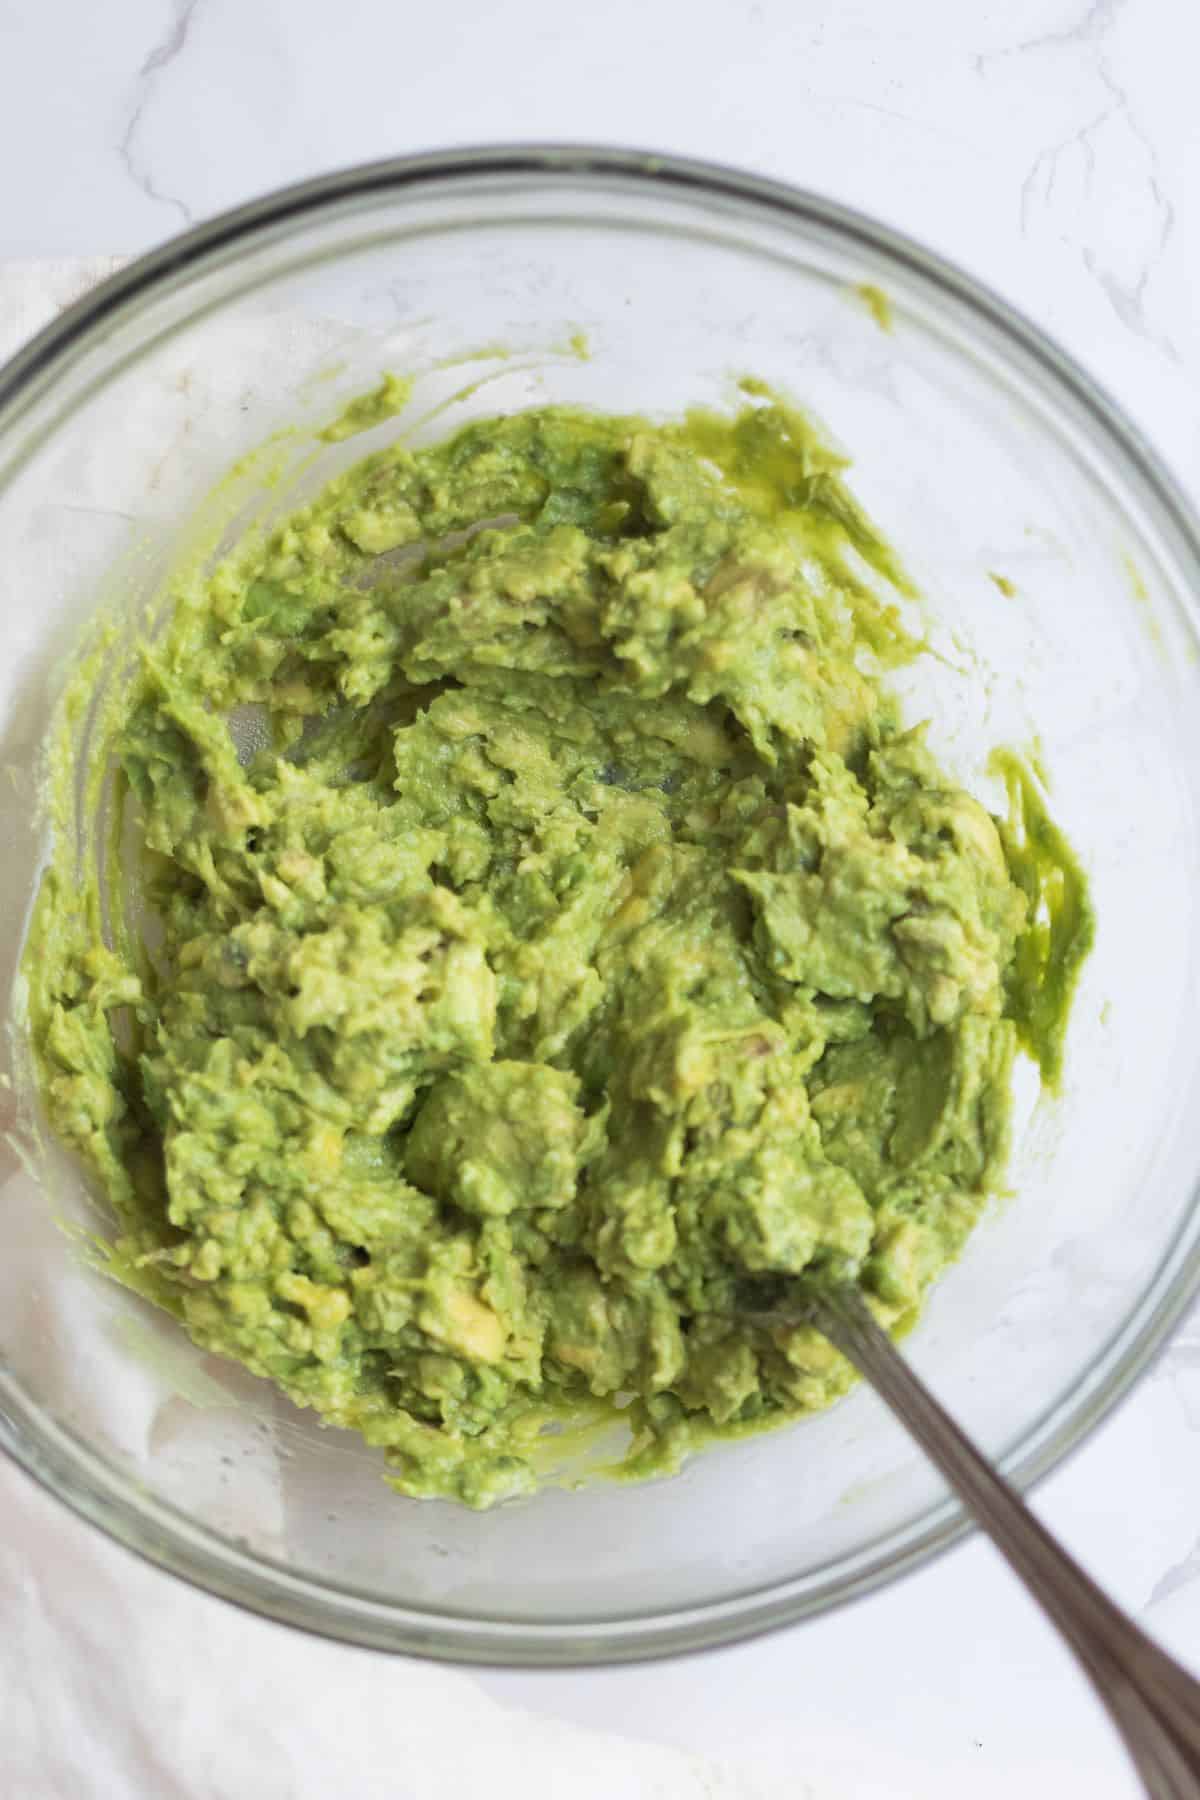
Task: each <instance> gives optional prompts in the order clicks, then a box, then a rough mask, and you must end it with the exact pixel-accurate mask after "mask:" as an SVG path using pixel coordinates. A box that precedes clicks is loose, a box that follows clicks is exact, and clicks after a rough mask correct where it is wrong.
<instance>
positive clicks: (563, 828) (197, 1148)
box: [25, 382, 1091, 1506]
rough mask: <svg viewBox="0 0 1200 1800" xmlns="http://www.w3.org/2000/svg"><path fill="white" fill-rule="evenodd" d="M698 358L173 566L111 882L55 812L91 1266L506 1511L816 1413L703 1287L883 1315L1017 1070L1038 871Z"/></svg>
mask: <svg viewBox="0 0 1200 1800" xmlns="http://www.w3.org/2000/svg"><path fill="white" fill-rule="evenodd" d="M744 388H745V393H746V394H747V396H748V403H747V404H746V405H745V406H744V407H743V410H742V411H741V412H740V413H738V414H737V415H736V416H731V417H722V416H718V415H716V414H710V413H693V414H689V415H688V416H687V417H686V418H685V419H683V420H680V421H677V422H668V423H656V424H652V423H649V422H647V421H645V420H642V419H637V418H616V417H607V416H602V415H595V414H589V413H584V412H581V411H575V410H570V409H564V408H555V407H551V408H547V409H544V410H540V411H530V412H524V413H517V414H514V415H511V416H507V417H502V418H497V419H491V420H487V421H484V422H481V423H476V424H472V425H470V426H469V427H467V428H466V429H464V430H461V431H459V432H458V433H457V434H456V435H454V436H453V437H451V438H449V439H448V440H447V441H445V442H443V443H440V444H437V445H435V446H434V447H432V448H428V449H420V450H411V449H408V448H405V447H403V446H393V447H391V448H388V449H385V450H382V451H379V452H377V453H375V454H373V455H371V456H369V457H367V458H366V460H364V461H362V462H361V463H359V464H358V465H357V466H356V467H354V468H352V469H351V470H349V472H348V473H345V474H343V475H341V476H340V477H338V478H337V479H336V480H334V481H333V482H332V483H331V484H330V485H329V486H328V487H327V488H325V490H324V491H323V492H322V493H320V495H319V496H318V497H317V498H316V500H315V501H313V502H312V503H311V504H310V505H308V506H306V507H305V508H304V509H303V510H301V511H298V512H296V513H294V514H293V515H292V516H291V517H290V518H288V519H287V520H286V522H284V523H283V524H281V525H279V526H277V527H275V528H273V529H272V530H271V531H270V532H269V533H264V534H263V535H261V536H260V537H259V538H258V540H257V541H256V542H254V543H252V544H250V545H248V546H246V547H243V548H242V549H241V550H240V551H239V552H238V553H236V554H235V555H233V556H232V557H230V558H228V559H227V560H226V561H224V562H223V563H221V564H220V565H218V566H217V567H216V569H215V571H213V572H211V573H210V574H209V575H208V576H207V577H206V578H205V579H203V580H196V581H192V582H186V581H183V582H181V583H180V584H179V585H178V587H177V590H176V591H175V592H174V593H173V594H172V596H171V603H170V609H169V616H168V620H167V624H166V626H165V629H164V630H163V631H162V632H161V633H160V634H159V635H158V636H157V637H156V638H154V639H153V641H150V642H147V643H145V644H144V645H142V647H141V649H140V651H139V654H138V658H137V666H136V669H135V671H134V674H133V677H132V679H131V680H130V681H128V682H126V683H124V684H123V686H122V689H121V692H120V694H119V696H118V700H117V704H116V705H115V708H114V710H113V713H112V716H111V719H110V721H109V726H108V728H107V752H108V760H109V761H110V762H111V765H112V766H113V767H114V768H115V769H116V771H117V774H116V776H115V779H114V796H115V799H114V805H115V811H116V817H115V822H114V824H113V826H112V828H111V830H110V832H109V843H110V846H111V847H113V854H112V856H111V857H110V859H109V860H110V865H111V866H110V869H109V872H108V875H107V877H106V878H105V879H104V880H101V879H100V878H99V877H93V878H91V879H90V880H86V881H85V880H81V879H80V878H79V875H78V872H77V871H76V870H75V869H74V867H73V865H72V864H71V863H70V860H69V857H68V849H69V846H66V845H64V846H61V847H60V849H59V850H58V851H57V852H56V855H55V860H54V862H53V863H52V865H51V867H50V869H49V871H48V872H47V875H46V877H45V879H44V882H43V885H42V888H41V891H40V894H39V898H38V901H37V905H36V908H35V915H34V921H33V925H32V928H31V936H30V940H29V948H28V951H27V954H26V959H25V975H26V980H27V996H28V998H27V1006H28V1021H29V1028H30V1033H31V1038H32V1044H33V1050H34V1057H35V1067H36V1071H37V1076H38V1083H39V1088H40V1092H41V1096H42V1101H43V1104H44V1108H45V1111H46V1113H47V1115H48V1118H49V1121H50V1124H51V1125H52V1127H53V1129H54V1130H55V1132H56V1133H57V1134H58V1135H59V1137H60V1138H61V1139H63V1140H65V1141H66V1143H67V1144H68V1145H69V1146H70V1147H71V1148H72V1149H73V1150H74V1151H76V1152H77V1153H78V1154H79V1155H80V1156H81V1157H82V1159H83V1161H84V1163H85V1165H86V1166H87V1168H88V1169H89V1171H90V1174H91V1177H92V1180H93V1182H94V1184H95V1186H96V1187H97V1188H98V1189H99V1190H100V1191H101V1192H102V1193H103V1194H104V1195H105V1196H107V1198H108V1201H109V1203H110V1205H111V1207H112V1209H113V1211H114V1212H115V1216H116V1218H117V1220H118V1221H119V1225H118V1229H117V1234H116V1236H115V1238H114V1241H113V1243H112V1244H111V1246H110V1247H109V1250H108V1256H109V1262H110V1266H111V1267H112V1269H113V1270H114V1272H116V1273H117V1274H119V1275H120V1276H121V1277H122V1278H123V1279H126V1280H129V1281H131V1282H134V1283H135V1284H136V1285H138V1286H139V1287H140V1288H141V1289H142V1290H143V1291H144V1292H146V1293H149V1294H150V1295H151V1296H152V1297H153V1298H154V1299H156V1300H157V1301H159V1302H160V1303H161V1304H163V1305H166V1306H168V1307H170V1308H171V1309H172V1310H173V1311H174V1312H175V1313H176V1314H177V1316H178V1317H179V1318H180V1320H181V1321H182V1322H183V1324H184V1325H185V1326H186V1328H187V1330H188V1332H189V1333H190V1334H191V1336H192V1337H193V1338H194V1339H195V1341H196V1342H197V1343H198V1344H200V1345H201V1346H203V1347H205V1348H206V1349H210V1350H213V1351H218V1352H220V1353H222V1354H224V1355H226V1356H230V1357H233V1358H236V1359H237V1360H239V1361H240V1362H242V1363H244V1364H246V1365H247V1366H248V1367H249V1368H250V1369H252V1370H254V1371H256V1372H257V1373H258V1374H260V1375H263V1376H266V1377H269V1378H270V1379H271V1380H272V1381H274V1382H276V1383H277V1384H278V1385H279V1386H280V1387H281V1388H282V1389H283V1390H284V1392H285V1393H287V1394H288V1395H289V1396H290V1397H291V1398H292V1399H293V1400H294V1401H296V1402H298V1403H300V1404H301V1405H304V1406H308V1407H313V1408H315V1409H316V1410H317V1411H318V1413H319V1414H320V1415H321V1416H322V1417H323V1418H324V1419H325V1420H326V1421H328V1422H329V1423H331V1424H334V1425H337V1426H342V1427H345V1428H348V1429H351V1430H354V1431H357V1432H360V1433H361V1434H362V1436H363V1437H364V1438H365V1439H366V1441H367V1442H368V1443H369V1444H371V1445H375V1446H379V1447H381V1448H382V1450H383V1451H384V1453H385V1455H386V1460H387V1463H388V1465H389V1467H390V1472H391V1478H392V1479H393V1481H394V1483H395V1485H396V1486H397V1487H398V1488H399V1489H401V1490H402V1491H403V1492H404V1493H406V1494H412V1495H439V1496H449V1497H453V1498H455V1499H458V1500H461V1501H465V1502H467V1503H468V1504H470V1505H472V1506H485V1505H488V1504H490V1503H492V1502H494V1501H496V1500H499V1499H503V1498H505V1497H507V1496H509V1495H512V1494H514V1493H519V1492H522V1491H527V1490H528V1489H530V1488H531V1487H534V1486H536V1485H537V1483H538V1480H539V1478H540V1476H539V1471H541V1470H542V1469H543V1467H544V1465H545V1460H546V1445H547V1441H548V1440H547V1433H548V1432H549V1433H551V1434H553V1433H554V1432H555V1431H560V1430H562V1429H563V1427H564V1426H569V1425H570V1424H571V1423H572V1421H578V1420H580V1419H585V1418H592V1419H596V1418H604V1417H610V1418H613V1419H621V1420H624V1421H625V1422H626V1423H627V1424H628V1425H629V1427H630V1429H631V1431H632V1434H633V1436H632V1443H631V1445H630V1448H629V1450H628V1453H627V1455H626V1456H625V1459H624V1461H623V1462H622V1463H621V1464H620V1465H619V1468H620V1472H622V1473H624V1474H631V1475H643V1474H650V1473H655V1472H661V1471H664V1470H668V1469H671V1468H674V1467H676V1466H678V1463H679V1461H680V1459H681V1458H682V1457H683V1456H684V1455H685V1454H686V1453H687V1452H688V1451H689V1449H691V1448H692V1447H693V1446H694V1445H696V1444H698V1443H700V1442H702V1441H704V1440H705V1439H706V1438H710V1437H712V1436H714V1435H734V1434H737V1433H740V1432H744V1431H747V1430H752V1429H757V1428H760V1427H763V1426H767V1425H772V1424H776V1423H780V1422H783V1421H785V1420H789V1419H793V1418H795V1417H796V1416H797V1415H799V1414H803V1413H805V1412H808V1411H811V1410H812V1409H814V1408H818V1407H822V1406H824V1405H826V1404H827V1403H828V1402H830V1401H831V1400H833V1399H834V1398H835V1397H836V1396H838V1395H839V1394H841V1393H842V1392H844V1390H845V1389H846V1388H847V1387H848V1386H849V1385H850V1383H851V1380H852V1374H851V1371H850V1369H849V1366H848V1365H847V1364H846V1363H845V1362H844V1361H843V1360H842V1359H841V1358H840V1357H839V1356H838V1355H837V1354H836V1353H835V1352H834V1351H833V1350H832V1349H831V1348H830V1346H829V1345H828V1344H827V1343H826V1342H825V1340H824V1339H823V1338H821V1337H820V1336H819V1335H818V1334H817V1333H816V1332H815V1331H814V1330H813V1329H812V1328H810V1327H808V1326H796V1327H795V1328H786V1329H785V1328H782V1327H781V1328H771V1329H763V1328H760V1327H759V1326H748V1325H743V1324H740V1323H739V1322H738V1320H737V1318H736V1317H735V1316H733V1315H734V1311H735V1307H736V1302H737V1294H738V1289H739V1284H742V1283H744V1282H745V1279H746V1277H747V1275H750V1276H757V1275H767V1274H770V1275H785V1276H791V1275H796V1276H799V1275H804V1276H805V1277H806V1278H820V1277H822V1275H828V1274H830V1273H836V1274H837V1275H839V1276H842V1277H845V1276H847V1275H848V1276H849V1277H850V1278H852V1279H856V1280H857V1281H858V1282H859V1284H860V1285H861V1287H862V1289H863V1291H864V1292H865V1294H866V1295H867V1297H868V1299H869V1303H870V1305H871V1307H872V1308H873V1310H874V1311H875V1313H876V1315H877V1316H878V1317H879V1318H880V1319H881V1320H882V1321H883V1322H884V1323H885V1324H886V1325H887V1326H888V1327H889V1328H891V1329H893V1330H901V1329H904V1328H905V1327H906V1326H907V1325H909V1324H911V1322H912V1320H913V1318H914V1317H915V1316H916V1312H917V1310H918V1308H919V1305H920V1302H921V1299H922V1295H923V1294H924V1292H925V1290H926V1289H927V1287H928V1285H929V1283H930V1282H931V1281H932V1280H933V1279H934V1277H935V1276H936V1275H937V1274H938V1273H939V1271H941V1270H942V1269H943V1268H944V1267H945V1265H946V1264H947V1263H948V1262H949V1261H950V1260H951V1259H952V1258H953V1257H954V1256H955V1255H956V1254H957V1252H958V1251H959V1249H960V1247H961V1246H962V1244H963V1242H964V1240H965V1238H966V1236H967V1234H968V1233H969V1231H970V1230H971V1227H972V1225H973V1224H974V1222H975V1221H976V1219H977V1218H978V1216H979V1214H980V1211H981V1209H982V1207H983V1205H984V1203H985V1201H986V1199H987V1197H988V1196H989V1195H990V1194H991V1193H993V1192H995V1191H996V1189H997V1187H998V1186H999V1185H1000V1184H1001V1183H1002V1180H1003V1171H1004V1166H1005V1159H1006V1154H1007V1148H1008V1138H1009V1127H1010V1075H1011V1069H1012V1063H1013V1057H1014V1053H1015V1051H1016V1049H1017V1047H1018V1043H1019V1042H1023V1043H1025V1044H1026V1046H1027V1047H1028V1048H1029V1049H1030V1050H1031V1052H1032V1053H1033V1054H1034V1056H1035V1057H1036V1058H1037V1059H1038V1061H1039V1062H1040V1063H1041V1064H1042V1067H1043V1071H1044V1072H1046V1073H1047V1074H1048V1075H1049V1076H1050V1077H1051V1078H1053V1077H1054V1075H1055V1074H1056V1072H1057V1069H1058V1065H1059V1060H1060V1057H1061V1037H1062V1026H1063V1021H1064V1020H1065V1017H1066V1012H1067V1008H1068V1006H1069V1003H1070V998H1071V990H1072V986H1073V982H1074V976H1075V972H1076V970H1077V968H1078V964H1079V961H1080V960H1081V958H1082V955H1083V954H1084V952H1085V951H1086V948H1087V945H1088V943H1089V942H1090V934H1091V913H1090V909H1089V907H1088V904H1087V898H1086V887H1085V884H1084V882H1083V878H1082V876H1081V874H1080V872H1079V870H1078V867H1077V865H1076V864H1075V862H1074V859H1073V858H1072V856H1071V853H1070V850H1069V848H1068V846H1067V845H1066V843H1065V840H1063V838H1062V836H1061V834H1060V833H1058V832H1057V831H1055V830H1054V829H1053V828H1052V827H1051V826H1050V824H1049V821H1048V820H1047V819H1045V818H1044V815H1043V814H1042V813H1040V812H1038V811H1037V810H1036V808H1035V804H1034V797H1033V795H1032V793H1031V792H1030V791H1027V789H1026V787H1025V786H1023V785H1022V783H1021V782H1020V781H1019V780H1017V777H1016V776H1015V775H1014V776H1013V777H1012V780H1013V783H1014V784H1015V785H1014V787H1013V792H1014V794H1015V795H1017V796H1018V797H1020V798H1021V799H1022V802H1023V812H1022V818H1023V820H1024V822H1025V829H1022V830H1019V831H1018V830H1016V829H1015V828H1014V829H1009V828H1007V827H1004V826H1002V825H1001V824H1000V822H999V821H997V820H996V819H994V818H993V817H992V816H991V815H990V814H989V813H988V812H987V811H986V810H985V808H984V807H983V806H982V805H981V804H979V803H978V802H977V801H976V800H975V799H973V798H972V797H971V796H970V795H969V794H967V793H966V792H965V791H964V790H963V789H962V788H961V787H960V786H958V785H956V783H955V782H954V781H953V780H952V779H951V778H950V777H949V776H948V775H947V774H946V773H945V772H944V771H943V770H942V769H941V768H940V767H939V765H938V763H937V761H936V760H935V759H934V757H933V755H932V754H931V753H930V751H929V749H928V748H926V746H925V743H924V741H923V732H922V729H921V728H920V727H917V728H915V729H908V728H906V727H905V725H904V723H903V721H902V720H901V718H900V716H899V709H898V707H897V704H896V702H895V701H894V699H893V698H891V697H890V695H889V690H888V685H887V675H888V671H889V670H890V669H893V668H895V667H898V666H899V665H901V664H903V663H905V662H907V661H910V660H911V659H912V658H913V657H914V656H915V655H916V654H917V653H918V652H919V650H920V649H921V648H922V646H921V644H920V643H919V642H918V641H917V640H916V639H914V638H913V637H912V636H911V635H910V634H909V633H908V632H907V631H906V629H905V628H904V626H903V624H902V622H901V616H900V610H899V607H898V605H897V600H898V598H899V597H900V596H902V595H903V593H904V592H905V583H904V577H903V574H902V572H901V570H900V568H899V565H898V564H897V562H896V560H895V558H894V556H893V555H892V553H891V552H890V551H889V549H888V548H887V546H886V544H884V543H883V542H882V541H881V540H880V539H879V537H878V535H877V534H876V533H875V532H874V530H873V528H872V527H871V525H870V523H869V521H868V520H867V519H866V518H865V517H864V515H863V514H862V512H861V510H860V509H859V508H858V506H857V505H856V503H855V502H854V500H853V499H852V497H851V495H850V493H849V490H848V489H847V488H846V486H845V485H844V482H843V480H842V478H841V470H842V467H843V466H844V465H843V463H842V461H841V459H840V458H839V457H838V456H837V455H836V454H835V453H834V452H833V451H831V450H830V449H829V448H828V447H827V446H826V445H825V444H824V443H823V442H822V441H821V439H820V438H819V437H818V435H817V434H816V433H815V431H814V430H813V428H812V426H811V425H810V424H808V423H807V422H806V421H805V420H804V419H803V417H802V416H800V415H799V414H797V413H795V412H794V411H792V410H790V409H789V408H788V407H786V406H784V405H782V404H780V403H778V402H777V401H776V400H775V399H774V398H773V397H772V396H771V395H770V394H769V393H768V392H767V390H765V389H764V388H763V387H761V385H759V384H756V383H752V382H748V383H746V384H744ZM247 719H250V720H251V721H253V722H254V723H253V728H252V729H249V730H247V728H246V720H247ZM239 720H240V721H241V728H240V733H239V728H238V721H239ZM64 729H65V727H64ZM64 755H65V752H64ZM1030 821H1032V823H1033V827H1034V828H1033V829H1030V828H1029V826H1030ZM118 850H119V854H118ZM131 895H132V896H133V898H132V899H130V897H129V896H131ZM1056 907H1058V909H1059V910H1058V912H1057V913H1055V908H1056ZM1051 914H1054V916H1053V917H1051ZM148 921H149V923H148ZM549 1441H551V1442H552V1437H551V1439H550V1440H549Z"/></svg>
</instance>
